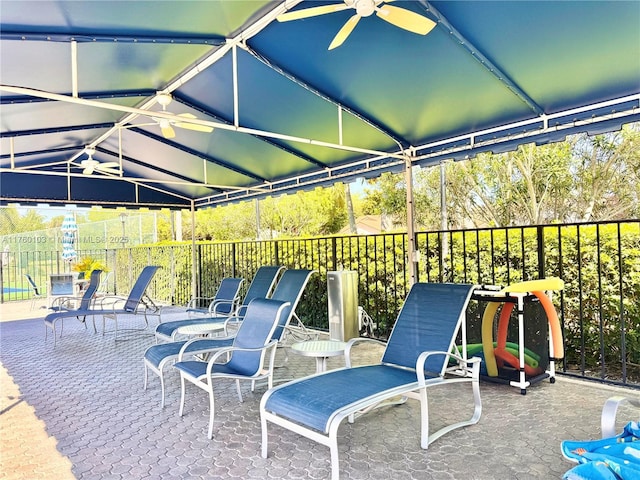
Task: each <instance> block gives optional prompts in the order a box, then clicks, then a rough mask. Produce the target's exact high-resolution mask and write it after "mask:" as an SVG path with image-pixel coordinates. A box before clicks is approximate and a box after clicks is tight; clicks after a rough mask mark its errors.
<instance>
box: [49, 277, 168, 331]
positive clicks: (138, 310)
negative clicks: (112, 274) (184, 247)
mask: <svg viewBox="0 0 640 480" xmlns="http://www.w3.org/2000/svg"><path fill="white" fill-rule="evenodd" d="M159 268H160V267H158V266H155V265H150V266H147V267H144V268H143V269H142V271H141V272H140V275H138V278H137V280H136V283H135V284H134V285H133V287H132V288H131V292H129V296H128V297H127V298H122V297H115V296H105V297H102V298H100V303H99V304H95V305H94V308H88V309H86V310H71V311H62V312H55V313H50V314H49V315H47V316H46V317H45V319H44V322H45V326H46V325H47V324H53V323H54V322H57V321H58V320H59V319H61V318H65V317H78V316H83V315H86V316H91V317H92V318H93V328H94V330H95V328H96V325H95V316H96V315H100V316H102V334H103V335H104V333H105V322H106V319H107V318H110V319H112V320H113V321H114V322H115V339H116V340H118V316H119V315H140V314H142V315H144V321H145V324H146V325H147V326H148V325H149V322H148V319H147V315H157V314H158V311H159V309H158V306H157V305H156V304H155V303H154V302H153V300H151V298H150V297H149V296H148V295H147V294H146V291H147V287H148V286H149V284H150V283H151V279H152V278H153V276H154V275H155V273H156V271H157V270H158V269H159ZM49 328H53V327H49Z"/></svg>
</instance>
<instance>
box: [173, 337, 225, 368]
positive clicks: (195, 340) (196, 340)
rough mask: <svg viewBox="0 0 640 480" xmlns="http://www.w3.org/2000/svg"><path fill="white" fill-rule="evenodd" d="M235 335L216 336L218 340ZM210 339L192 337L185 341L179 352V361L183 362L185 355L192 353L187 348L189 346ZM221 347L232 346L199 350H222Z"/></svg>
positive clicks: (208, 351) (206, 351)
mask: <svg viewBox="0 0 640 480" xmlns="http://www.w3.org/2000/svg"><path fill="white" fill-rule="evenodd" d="M230 338H233V337H216V340H226V339H230ZM208 340H211V339H210V338H192V339H191V340H187V341H186V342H185V344H184V345H182V347H181V348H180V352H178V360H177V361H178V362H182V361H183V360H184V359H185V357H187V356H189V355H192V354H191V352H187V348H189V347H190V346H191V345H193V344H197V343H199V342H203V343H204V342H206V341H208ZM221 348H230V347H214V348H206V349H202V350H199V352H200V353H210V352H217V351H218V350H220V349H221Z"/></svg>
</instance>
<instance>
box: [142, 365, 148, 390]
mask: <svg viewBox="0 0 640 480" xmlns="http://www.w3.org/2000/svg"><path fill="white" fill-rule="evenodd" d="M148 377H149V367H147V362H145V363H144V386H143V387H142V389H143V390H146V389H147V380H148Z"/></svg>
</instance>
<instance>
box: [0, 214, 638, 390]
mask: <svg viewBox="0 0 640 480" xmlns="http://www.w3.org/2000/svg"><path fill="white" fill-rule="evenodd" d="M415 242H416V246H417V250H418V252H419V255H418V258H417V262H418V263H417V266H418V269H417V275H418V280H419V281H429V282H464V283H474V284H485V285H486V284H491V285H501V286H506V285H510V284H513V283H515V282H520V281H526V280H533V279H538V278H544V277H549V276H557V277H560V278H562V279H563V280H564V283H565V286H564V289H563V290H562V291H560V292H556V294H555V295H554V303H555V305H556V308H557V310H558V313H559V317H560V321H561V325H562V329H563V334H564V340H565V352H566V355H565V359H564V360H563V363H562V365H560V371H561V372H563V373H566V374H568V375H576V376H579V377H583V378H592V379H597V380H599V381H604V382H610V383H619V384H623V385H632V386H640V220H628V221H619V222H601V223H590V224H570V225H567V224H564V225H541V226H527V227H508V228H490V229H470V230H452V231H441V232H419V233H417V234H416V238H415ZM407 248H408V242H407V236H406V234H403V233H391V234H382V235H368V236H333V237H323V238H307V239H289V240H271V241H256V242H233V243H197V244H196V248H195V251H193V250H192V246H191V245H177V246H151V247H138V248H131V249H118V250H99V251H87V252H79V253H80V256H86V255H89V256H92V257H94V258H97V259H100V260H103V261H104V262H105V263H107V265H109V267H110V269H111V270H112V272H113V275H112V276H111V277H110V281H111V282H112V285H110V290H111V291H115V292H117V293H126V292H127V291H128V289H129V288H130V286H131V285H132V283H133V281H134V280H135V278H136V276H137V273H138V272H139V271H140V270H141V269H142V267H144V266H145V265H150V264H154V265H160V266H162V267H163V268H162V270H161V271H160V272H159V273H158V274H157V275H156V278H155V280H154V283H153V286H152V289H153V291H152V293H153V295H154V296H155V297H156V298H158V299H159V300H161V301H165V302H171V303H174V304H175V303H182V304H183V303H186V302H187V301H188V299H189V298H190V297H191V296H192V294H193V293H194V291H193V290H194V289H193V287H192V284H193V283H192V279H193V272H192V268H191V265H192V264H193V263H195V265H196V272H195V279H196V282H195V290H196V292H197V293H198V294H200V295H212V294H213V293H215V290H216V288H217V285H218V284H219V282H220V280H221V279H222V278H224V277H228V276H239V277H244V278H246V279H248V280H249V279H250V278H251V277H252V276H253V274H254V273H255V270H256V269H257V268H258V267H259V266H260V265H284V266H285V267H287V268H312V269H315V270H317V271H318V274H317V275H315V276H314V278H313V279H312V281H311V283H310V285H309V287H308V288H307V289H306V293H305V296H304V297H303V299H302V301H301V303H300V306H299V307H298V314H299V315H300V317H301V318H302V319H303V320H304V322H305V323H307V324H308V325H310V326H313V327H317V328H327V313H326V311H327V308H326V305H327V296H326V273H327V272H328V271H334V270H354V271H357V272H358V280H359V292H358V293H359V304H360V305H361V306H362V307H363V308H364V309H365V311H366V312H368V313H369V315H371V317H373V320H374V322H375V323H376V325H377V330H376V335H378V336H380V337H382V338H384V337H385V336H386V335H388V333H389V332H390V330H391V328H392V326H393V323H394V321H395V318H396V316H397V313H398V311H399V308H400V306H401V305H402V301H403V299H404V297H405V296H406V294H407V291H408V288H409V269H408V261H409V259H408V251H407ZM59 253H60V252H30V253H28V254H21V255H20V256H18V255H16V254H13V253H11V252H7V253H5V254H3V255H4V256H3V264H2V271H1V273H2V275H1V278H0V279H1V280H2V286H3V294H2V301H7V300H13V299H26V298H30V295H31V293H30V291H29V285H28V284H27V281H26V278H25V277H24V274H25V273H30V274H31V275H32V276H33V277H34V278H35V279H36V281H37V282H39V283H40V284H41V285H46V283H47V277H48V275H50V274H53V273H60V272H64V271H65V269H67V270H68V268H69V265H66V264H64V263H63V262H62V261H61V260H59V259H60V254H59ZM543 333H544V332H543Z"/></svg>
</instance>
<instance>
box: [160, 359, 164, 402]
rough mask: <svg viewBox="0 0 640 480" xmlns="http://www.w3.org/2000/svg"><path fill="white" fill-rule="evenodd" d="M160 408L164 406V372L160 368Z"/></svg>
mask: <svg viewBox="0 0 640 480" xmlns="http://www.w3.org/2000/svg"><path fill="white" fill-rule="evenodd" d="M160 397H161V399H160V408H164V372H163V370H162V367H161V368H160Z"/></svg>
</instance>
